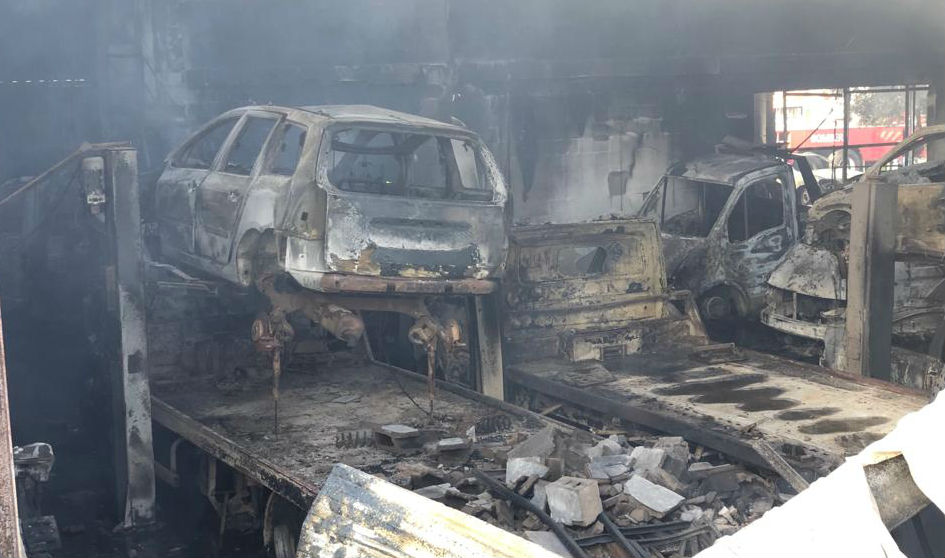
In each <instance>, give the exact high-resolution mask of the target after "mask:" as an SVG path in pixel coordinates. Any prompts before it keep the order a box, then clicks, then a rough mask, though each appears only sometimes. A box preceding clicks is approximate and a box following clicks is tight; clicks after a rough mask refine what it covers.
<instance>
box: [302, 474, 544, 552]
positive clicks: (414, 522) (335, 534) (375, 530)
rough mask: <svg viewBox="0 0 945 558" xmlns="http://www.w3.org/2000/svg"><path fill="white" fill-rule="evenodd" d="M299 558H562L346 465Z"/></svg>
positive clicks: (321, 501)
mask: <svg viewBox="0 0 945 558" xmlns="http://www.w3.org/2000/svg"><path fill="white" fill-rule="evenodd" d="M296 556H298V557H299V558H316V557H323V556H364V557H367V556H377V557H382V556H403V557H410V558H434V557H436V558H449V557H455V558H467V557H469V556H508V557H510V558H511V557H519V556H533V557H536V558H539V557H540V558H553V557H558V555H557V554H554V553H552V552H549V551H548V550H545V549H544V548H542V547H541V546H538V545H537V544H535V543H532V542H529V541H527V540H525V539H523V538H521V537H518V536H516V535H513V534H512V533H509V532H507V531H503V530H502V529H500V528H498V527H495V526H493V525H490V524H488V523H486V522H484V521H482V520H480V519H477V518H475V517H473V516H470V515H467V514H464V513H463V512H461V511H458V510H455V509H453V508H450V507H448V506H445V505H443V504H441V503H439V502H434V501H433V500H430V499H427V498H424V497H423V496H420V495H418V494H414V493H413V492H410V491H409V490H405V489H403V488H400V487H398V486H395V485H393V484H391V483H388V482H386V481H384V480H382V479H379V478H376V477H373V476H371V475H368V474H367V473H364V472H361V471H359V470H357V469H355V468H353V467H348V466H347V465H344V464H338V465H335V467H334V468H333V469H332V472H331V475H329V477H328V480H326V481H325V484H324V485H323V486H322V489H321V491H320V492H319V495H318V498H317V499H316V500H315V502H314V503H313V504H312V508H311V509H310V510H309V513H308V517H307V518H306V519H305V523H304V524H303V526H302V536H301V538H300V539H299V545H298V553H297V554H296Z"/></svg>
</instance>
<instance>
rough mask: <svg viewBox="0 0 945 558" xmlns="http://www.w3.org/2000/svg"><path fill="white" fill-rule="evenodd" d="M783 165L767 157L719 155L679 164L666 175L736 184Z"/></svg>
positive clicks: (775, 159)
mask: <svg viewBox="0 0 945 558" xmlns="http://www.w3.org/2000/svg"><path fill="white" fill-rule="evenodd" d="M782 164H784V163H783V161H781V160H780V159H777V158H775V157H769V156H765V155H756V154H741V153H717V154H713V155H706V156H702V157H696V158H693V159H689V160H688V161H682V162H680V163H677V164H675V165H673V166H672V167H671V168H670V170H669V171H668V172H667V173H666V174H668V175H669V176H679V177H683V178H688V179H692V180H701V181H705V182H721V183H724V184H735V182H736V181H737V180H738V179H739V178H741V177H742V176H744V175H746V174H748V173H750V172H753V171H756V170H760V169H765V168H768V167H774V166H778V165H782Z"/></svg>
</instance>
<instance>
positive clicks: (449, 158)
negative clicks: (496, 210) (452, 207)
mask: <svg viewBox="0 0 945 558" xmlns="http://www.w3.org/2000/svg"><path fill="white" fill-rule="evenodd" d="M328 167H329V172H328V178H329V180H330V181H331V183H332V184H333V185H334V186H336V187H337V188H338V189H340V190H344V191H346V192H358V193H366V194H381V195H389V196H400V197H407V198H420V199H434V200H442V199H457V200H478V201H488V200H491V199H492V188H491V185H490V184H489V180H488V179H487V177H486V174H485V173H484V172H483V171H484V168H483V165H482V162H481V156H480V154H479V152H478V149H477V147H476V146H475V144H474V143H473V142H472V141H470V140H467V139H456V138H449V137H442V136H435V135H431V134H415V133H404V132H386V131H380V130H371V129H364V128H346V129H343V130H338V131H336V132H334V133H333V134H332V141H331V151H330V159H329V163H328Z"/></svg>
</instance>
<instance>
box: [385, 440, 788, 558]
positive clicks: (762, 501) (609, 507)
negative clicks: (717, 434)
mask: <svg viewBox="0 0 945 558" xmlns="http://www.w3.org/2000/svg"><path fill="white" fill-rule="evenodd" d="M508 434H509V433H506V435H505V436H496V435H492V436H490V435H480V436H478V437H477V438H475V439H473V437H472V436H466V437H460V440H456V439H455V438H456V437H458V436H457V435H456V434H451V435H450V436H449V437H447V438H444V439H443V440H440V441H439V442H437V443H435V444H426V445H425V446H424V449H423V450H422V451H423V454H422V455H421V456H418V457H421V458H422V461H423V464H420V463H417V462H415V463H411V464H409V465H408V464H406V463H402V464H401V466H398V467H397V468H396V469H395V470H394V471H393V472H392V473H391V474H390V475H389V476H388V479H387V480H390V481H391V482H393V483H395V484H397V485H399V486H401V487H403V488H406V489H409V490H412V491H413V492H414V493H416V494H418V495H421V496H425V497H427V498H430V499H433V500H436V501H439V502H441V503H443V504H446V505H448V506H451V507H453V508H456V509H460V510H462V511H464V512H466V513H467V514H469V515H472V516H475V517H477V518H479V519H481V520H483V521H485V522H487V523H490V524H493V525H496V526H498V527H501V528H502V529H505V530H506V531H511V532H514V533H516V534H519V535H521V536H523V537H526V538H527V539H528V540H530V541H533V542H535V543H537V544H539V545H542V546H544V547H545V548H546V549H548V550H549V551H551V552H554V553H558V554H563V555H572V556H591V555H600V556H607V555H612V554H613V552H614V549H613V548H610V549H608V548H607V547H608V546H610V545H618V546H622V547H624V549H625V550H626V552H628V553H629V555H630V556H692V555H694V554H696V553H697V552H699V551H700V550H702V549H704V548H706V547H708V546H709V545H711V544H712V543H713V542H714V541H715V539H716V538H718V537H719V536H722V535H726V534H731V533H734V532H735V531H737V530H738V529H739V528H740V527H742V526H744V525H746V524H747V523H750V522H751V521H753V520H755V519H757V518H758V517H761V516H762V515H763V514H764V513H765V512H767V511H768V510H770V509H771V508H773V507H775V506H777V505H779V504H781V503H783V502H784V501H786V500H787V499H788V498H790V495H788V494H786V492H791V489H790V487H789V486H788V485H787V484H785V483H784V482H783V481H778V480H776V477H771V478H765V477H762V476H760V475H758V474H755V473H753V472H751V471H750V470H748V469H746V468H745V467H743V466H741V465H739V464H736V463H732V462H730V461H729V460H727V459H726V458H725V456H723V455H722V454H719V453H717V452H714V451H711V450H707V449H705V448H703V447H700V446H690V444H689V443H687V442H686V441H685V440H684V439H683V438H681V437H657V436H652V437H646V436H633V437H632V438H629V439H628V438H627V437H626V436H623V435H611V436H610V437H608V438H605V439H600V438H597V437H595V436H592V435H591V434H589V433H587V432H584V431H571V432H567V431H565V430H563V429H561V430H559V429H557V428H555V427H553V426H547V427H545V428H544V429H542V430H539V431H537V432H535V433H533V434H532V435H531V436H527V437H526V436H525V435H523V434H519V435H516V434H515V433H512V436H511V439H512V440H513V441H512V443H509V442H508V440H509V439H510V438H509V436H508ZM516 436H517V438H518V439H517V440H516ZM461 442H462V443H461ZM444 448H460V449H463V450H464V451H465V454H464V455H465V461H463V462H459V461H456V460H452V461H446V462H445V461H444V460H443V459H442V458H441V455H442V453H443V451H444ZM393 449H394V448H392V450H393ZM483 464H485V465H483ZM490 464H494V466H492V467H490V466H489V465H490ZM608 525H610V527H611V528H608Z"/></svg>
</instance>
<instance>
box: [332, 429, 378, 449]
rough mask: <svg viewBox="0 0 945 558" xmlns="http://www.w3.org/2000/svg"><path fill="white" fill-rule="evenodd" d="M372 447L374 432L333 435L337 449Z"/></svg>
mask: <svg viewBox="0 0 945 558" xmlns="http://www.w3.org/2000/svg"><path fill="white" fill-rule="evenodd" d="M373 445H374V432H372V431H370V430H352V431H350V432H339V433H338V434H337V435H335V447H337V448H364V447H368V446H373Z"/></svg>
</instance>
